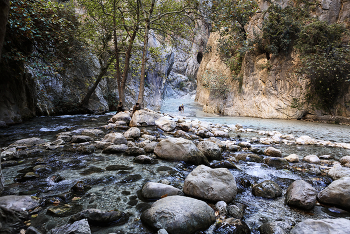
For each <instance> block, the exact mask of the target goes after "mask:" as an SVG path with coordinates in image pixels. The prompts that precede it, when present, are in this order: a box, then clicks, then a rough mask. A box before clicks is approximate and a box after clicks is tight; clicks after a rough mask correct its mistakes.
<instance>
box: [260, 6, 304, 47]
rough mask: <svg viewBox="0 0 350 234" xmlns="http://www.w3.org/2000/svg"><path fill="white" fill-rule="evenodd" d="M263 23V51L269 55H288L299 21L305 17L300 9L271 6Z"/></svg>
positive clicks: (298, 28)
mask: <svg viewBox="0 0 350 234" xmlns="http://www.w3.org/2000/svg"><path fill="white" fill-rule="evenodd" d="M266 14H267V18H265V20H264V22H263V29H262V31H263V35H262V39H263V40H264V41H265V43H264V44H265V45H264V48H263V51H266V52H268V53H270V54H279V53H285V54H286V53H288V52H290V51H291V49H292V47H293V42H294V40H295V39H296V38H297V36H298V33H299V31H300V24H301V22H300V20H301V18H303V17H302V16H305V15H304V14H303V11H302V10H301V8H299V7H298V8H295V7H290V6H288V7H286V8H284V9H282V8H281V7H280V6H278V5H274V4H271V5H270V7H269V8H268V9H267V11H266Z"/></svg>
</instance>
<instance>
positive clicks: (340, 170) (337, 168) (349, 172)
mask: <svg viewBox="0 0 350 234" xmlns="http://www.w3.org/2000/svg"><path fill="white" fill-rule="evenodd" d="M328 176H329V177H331V178H332V179H333V180H337V179H340V178H342V177H349V176H350V168H348V167H342V166H341V165H339V164H335V165H334V166H333V167H332V168H331V169H330V170H329V171H328Z"/></svg>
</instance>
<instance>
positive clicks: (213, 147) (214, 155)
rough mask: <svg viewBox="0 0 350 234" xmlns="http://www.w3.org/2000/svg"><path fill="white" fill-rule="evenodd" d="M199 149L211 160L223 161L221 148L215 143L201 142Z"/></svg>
mask: <svg viewBox="0 0 350 234" xmlns="http://www.w3.org/2000/svg"><path fill="white" fill-rule="evenodd" d="M197 147H198V149H199V150H200V151H202V153H203V154H204V156H206V157H207V159H209V160H221V159H222V154H221V148H220V147H219V146H218V145H217V144H215V143H214V142H211V141H201V142H199V143H198V145H197Z"/></svg>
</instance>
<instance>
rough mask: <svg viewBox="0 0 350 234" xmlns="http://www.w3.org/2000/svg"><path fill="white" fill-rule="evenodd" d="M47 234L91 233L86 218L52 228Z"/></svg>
mask: <svg viewBox="0 0 350 234" xmlns="http://www.w3.org/2000/svg"><path fill="white" fill-rule="evenodd" d="M48 234H91V229H90V226H89V223H88V221H87V219H82V220H79V221H76V222H74V223H72V224H66V225H63V226H60V227H58V228H54V229H52V230H50V231H49V232H48Z"/></svg>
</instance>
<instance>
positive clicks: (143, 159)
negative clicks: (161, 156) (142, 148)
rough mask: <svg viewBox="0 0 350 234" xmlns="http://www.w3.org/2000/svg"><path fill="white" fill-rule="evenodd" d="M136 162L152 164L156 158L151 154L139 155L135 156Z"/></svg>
mask: <svg viewBox="0 0 350 234" xmlns="http://www.w3.org/2000/svg"><path fill="white" fill-rule="evenodd" d="M133 161H134V162H135V163H140V164H152V163H154V162H155V160H154V159H153V158H151V157H149V156H146V155H139V156H137V157H135V158H134V160H133Z"/></svg>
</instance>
